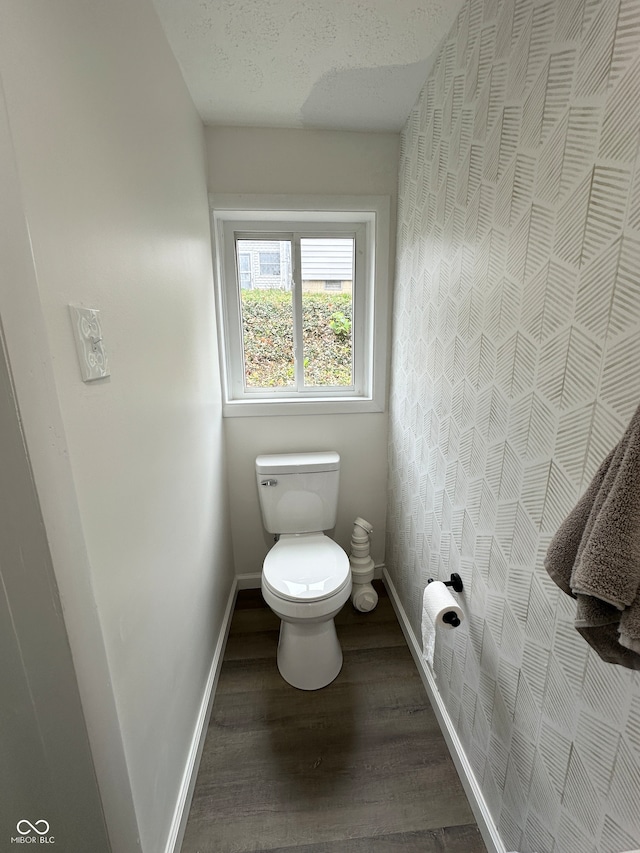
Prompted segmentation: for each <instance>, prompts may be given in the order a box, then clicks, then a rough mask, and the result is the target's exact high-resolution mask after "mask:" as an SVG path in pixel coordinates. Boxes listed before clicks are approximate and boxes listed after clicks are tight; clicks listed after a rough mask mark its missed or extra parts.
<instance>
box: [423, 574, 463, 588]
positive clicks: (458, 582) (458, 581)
mask: <svg viewBox="0 0 640 853" xmlns="http://www.w3.org/2000/svg"><path fill="white" fill-rule="evenodd" d="M433 581H434V578H429V579H428V580H427V583H428V584H429V583H433ZM443 583H444V585H445V586H450V587H452V588H453V590H454V592H462V590H463V589H464V585H463V583H462V578H461V577H460V575H459V574H458V573H457V572H452V573H451V579H450V580H448V581H443Z"/></svg>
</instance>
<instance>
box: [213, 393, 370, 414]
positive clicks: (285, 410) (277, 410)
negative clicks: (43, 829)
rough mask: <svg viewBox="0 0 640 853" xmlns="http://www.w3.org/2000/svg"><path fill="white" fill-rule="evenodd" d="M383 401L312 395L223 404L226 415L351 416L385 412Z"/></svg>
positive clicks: (233, 401)
mask: <svg viewBox="0 0 640 853" xmlns="http://www.w3.org/2000/svg"><path fill="white" fill-rule="evenodd" d="M383 411H384V404H382V403H379V402H378V401H377V400H374V399H371V398H370V397H311V398H306V399H304V400H301V399H297V400H292V399H287V400H282V399H281V400H265V399H264V397H262V398H261V399H260V400H227V401H226V402H224V403H223V405H222V415H223V417H225V418H246V417H268V416H277V415H281V416H286V417H288V416H289V415H350V414H356V413H358V414H359V413H364V412H383Z"/></svg>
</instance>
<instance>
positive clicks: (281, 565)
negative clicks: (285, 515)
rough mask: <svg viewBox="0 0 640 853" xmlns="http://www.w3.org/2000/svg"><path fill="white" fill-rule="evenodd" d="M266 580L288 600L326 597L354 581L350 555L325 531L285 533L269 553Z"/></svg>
mask: <svg viewBox="0 0 640 853" xmlns="http://www.w3.org/2000/svg"><path fill="white" fill-rule="evenodd" d="M262 583H263V586H264V587H265V588H266V589H267V590H268V591H269V592H271V593H272V594H273V595H275V596H277V597H278V598H280V599H283V600H284V601H299V602H305V603H306V602H309V603H311V602H313V601H322V600H323V599H326V598H330V597H331V596H333V595H336V594H337V593H339V592H340V591H341V590H343V589H344V588H345V587H347V586H348V585H350V583H351V568H350V565H349V558H348V557H347V555H346V553H345V552H344V551H343V549H342V548H341V547H340V546H339V545H338V544H337V543H336V542H334V541H333V539H330V538H329V537H328V536H325V535H324V533H304V534H292V535H284V536H281V537H280V539H279V540H278V542H276V544H275V545H274V546H273V548H272V549H271V550H270V551H269V553H268V554H267V556H266V557H265V561H264V564H263V567H262Z"/></svg>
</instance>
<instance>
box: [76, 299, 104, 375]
mask: <svg viewBox="0 0 640 853" xmlns="http://www.w3.org/2000/svg"><path fill="white" fill-rule="evenodd" d="M69 312H70V314H71V322H72V324H73V332H74V338H75V341H76V350H77V351H78V360H79V362H80V371H81V373H82V379H83V381H84V382H93V381H94V380H95V379H103V378H104V377H105V376H109V375H110V374H111V371H110V370H109V364H108V362H107V353H106V351H105V348H104V341H103V340H102V326H101V325H100V311H99V310H98V309H97V308H82V307H81V306H80V305H69Z"/></svg>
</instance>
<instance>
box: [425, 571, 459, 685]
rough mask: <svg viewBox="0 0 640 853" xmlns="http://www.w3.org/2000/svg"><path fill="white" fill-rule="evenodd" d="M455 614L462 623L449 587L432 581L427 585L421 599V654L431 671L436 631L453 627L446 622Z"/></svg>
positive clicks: (457, 605) (456, 603)
mask: <svg viewBox="0 0 640 853" xmlns="http://www.w3.org/2000/svg"><path fill="white" fill-rule="evenodd" d="M451 613H455V615H456V616H457V617H458V619H459V620H460V622H462V621H464V613H463V611H462V608H461V607H460V605H459V604H458V602H457V601H456V600H455V598H454V597H453V596H452V595H451V593H450V592H449V587H447V586H445V585H444V584H443V583H442V581H432V582H431V583H429V584H427V586H426V587H425V590H424V595H423V597H422V654H423V657H424V658H425V660H426V661H427V663H428V664H429V666H430V668H431V669H433V656H434V652H435V648H436V630H437V629H438V628H446V629H447V630H451V628H453V627H454V626H453V625H452V624H451V623H450V622H449V621H447V620H448V619H449V618H451V617H450V616H447V614H451Z"/></svg>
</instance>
